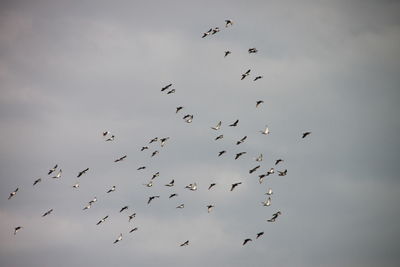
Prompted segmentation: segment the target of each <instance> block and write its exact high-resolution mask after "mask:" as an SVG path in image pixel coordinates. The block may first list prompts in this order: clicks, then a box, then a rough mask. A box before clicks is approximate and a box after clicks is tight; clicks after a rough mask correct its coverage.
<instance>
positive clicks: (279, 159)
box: [275, 159, 283, 165]
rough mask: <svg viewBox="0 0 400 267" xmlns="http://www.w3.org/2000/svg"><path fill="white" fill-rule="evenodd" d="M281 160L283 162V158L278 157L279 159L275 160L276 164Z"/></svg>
mask: <svg viewBox="0 0 400 267" xmlns="http://www.w3.org/2000/svg"><path fill="white" fill-rule="evenodd" d="M280 162H283V159H277V160H276V161H275V165H278V164H279V163H280Z"/></svg>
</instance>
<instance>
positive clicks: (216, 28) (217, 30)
mask: <svg viewBox="0 0 400 267" xmlns="http://www.w3.org/2000/svg"><path fill="white" fill-rule="evenodd" d="M219 31H220V29H219V27H215V28H214V29H213V30H212V32H211V34H212V35H214V34H216V33H217V32H219Z"/></svg>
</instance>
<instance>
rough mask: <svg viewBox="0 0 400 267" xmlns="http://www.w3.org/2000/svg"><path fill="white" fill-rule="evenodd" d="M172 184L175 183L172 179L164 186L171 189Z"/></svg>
mask: <svg viewBox="0 0 400 267" xmlns="http://www.w3.org/2000/svg"><path fill="white" fill-rule="evenodd" d="M174 183H175V181H174V179H172V181H171V182H169V184H166V185H165V186H168V187H172V186H174Z"/></svg>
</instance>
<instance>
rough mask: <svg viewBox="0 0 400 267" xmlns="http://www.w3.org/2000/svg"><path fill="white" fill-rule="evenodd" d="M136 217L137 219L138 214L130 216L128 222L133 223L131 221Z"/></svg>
mask: <svg viewBox="0 0 400 267" xmlns="http://www.w3.org/2000/svg"><path fill="white" fill-rule="evenodd" d="M135 217H136V213H133V214H131V215H129V218H128V222H131V220H132V219H133V218H135Z"/></svg>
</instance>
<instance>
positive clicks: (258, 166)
mask: <svg viewBox="0 0 400 267" xmlns="http://www.w3.org/2000/svg"><path fill="white" fill-rule="evenodd" d="M258 168H260V165H257V166H255V167H254V168H253V169H251V170H249V173H250V174H252V173H253V172H255V171H256V170H257V169H258Z"/></svg>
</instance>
